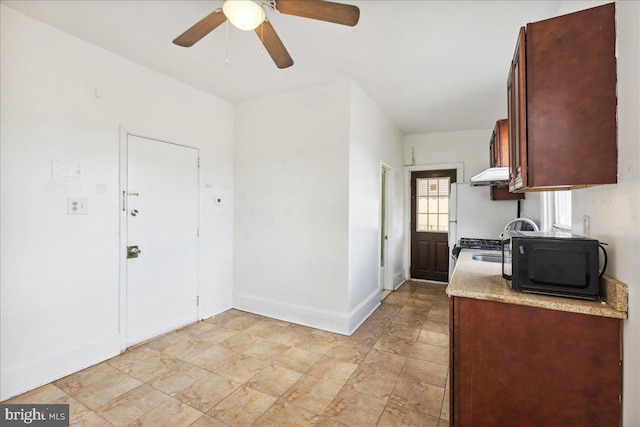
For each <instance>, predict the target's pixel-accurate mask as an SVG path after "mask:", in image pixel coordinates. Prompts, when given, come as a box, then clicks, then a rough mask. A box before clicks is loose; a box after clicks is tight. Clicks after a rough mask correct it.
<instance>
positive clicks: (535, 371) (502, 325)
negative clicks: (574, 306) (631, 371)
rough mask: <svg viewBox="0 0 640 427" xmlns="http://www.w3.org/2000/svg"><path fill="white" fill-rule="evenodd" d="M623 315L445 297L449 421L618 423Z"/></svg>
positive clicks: (476, 426)
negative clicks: (447, 303)
mask: <svg viewBox="0 0 640 427" xmlns="http://www.w3.org/2000/svg"><path fill="white" fill-rule="evenodd" d="M621 327H622V321H621V320H619V319H612V318H607V317H599V316H591V315H585V314H576V313H568V312H563V311H555V310H548V309H543V308H535V307H527V306H521V305H514V304H505V303H498V302H493V301H483V300H476V299H471V298H462V297H452V298H451V301H450V332H451V338H450V339H451V342H450V357H451V361H450V362H451V378H450V381H451V384H450V392H451V395H450V398H451V413H450V420H451V421H450V422H451V425H452V426H459V427H467V426H469V427H482V426H489V427H493V426H501V427H507V426H514V427H515V426H518V427H522V426H544V427H553V426H558V427H567V426H594V427H595V426H607V427H609V426H619V425H620V422H621V390H622V388H621V386H622V331H621Z"/></svg>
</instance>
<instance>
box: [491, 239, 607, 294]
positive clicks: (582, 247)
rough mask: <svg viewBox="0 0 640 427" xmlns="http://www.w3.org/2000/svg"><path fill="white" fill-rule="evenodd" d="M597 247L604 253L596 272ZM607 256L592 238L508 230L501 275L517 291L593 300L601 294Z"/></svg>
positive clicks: (504, 243)
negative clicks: (601, 262)
mask: <svg viewBox="0 0 640 427" xmlns="http://www.w3.org/2000/svg"><path fill="white" fill-rule="evenodd" d="M599 249H602V251H603V253H604V266H603V268H602V272H598V270H599V265H600V262H599V261H600V260H599ZM606 257H607V255H606V251H605V250H604V248H603V247H602V245H601V244H600V243H599V242H598V241H597V240H594V239H588V238H584V237H580V236H576V235H573V234H570V233H561V232H539V231H538V232H534V231H507V232H506V233H505V234H504V240H503V241H502V277H504V278H505V279H507V280H510V281H511V288H512V289H514V290H516V291H520V292H528V293H536V294H545V295H555V296H562V297H570V298H581V299H588V300H595V299H598V298H599V297H600V277H601V276H602V274H604V269H605V268H606Z"/></svg>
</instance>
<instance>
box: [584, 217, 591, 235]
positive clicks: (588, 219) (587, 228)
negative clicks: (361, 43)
mask: <svg viewBox="0 0 640 427" xmlns="http://www.w3.org/2000/svg"><path fill="white" fill-rule="evenodd" d="M582 234H583V235H584V236H585V237H589V236H590V235H591V217H590V216H589V215H583V216H582Z"/></svg>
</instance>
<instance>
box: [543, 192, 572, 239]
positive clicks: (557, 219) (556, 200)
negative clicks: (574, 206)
mask: <svg viewBox="0 0 640 427" xmlns="http://www.w3.org/2000/svg"><path fill="white" fill-rule="evenodd" d="M542 206H543V218H544V220H543V229H544V230H559V231H571V191H549V192H547V193H543V197H542Z"/></svg>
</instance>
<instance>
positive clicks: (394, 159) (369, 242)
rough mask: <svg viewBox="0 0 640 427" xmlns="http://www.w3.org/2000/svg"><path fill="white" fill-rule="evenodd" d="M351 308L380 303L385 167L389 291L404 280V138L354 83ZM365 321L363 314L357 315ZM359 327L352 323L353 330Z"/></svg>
mask: <svg viewBox="0 0 640 427" xmlns="http://www.w3.org/2000/svg"><path fill="white" fill-rule="evenodd" d="M350 107H351V109H350V117H351V120H350V144H349V307H348V308H349V310H350V311H353V310H361V311H363V312H367V313H366V314H368V312H370V311H371V310H372V309H375V307H376V306H377V305H378V303H379V302H380V287H379V281H380V277H379V273H380V272H379V267H380V220H381V217H380V216H381V215H380V207H381V200H380V192H381V177H380V174H381V165H382V164H385V165H386V166H388V167H389V168H390V169H391V170H390V173H389V179H390V181H391V182H390V185H391V191H390V192H389V195H388V197H389V199H390V200H389V201H388V206H389V210H388V213H387V215H388V216H389V218H388V223H389V230H388V236H389V239H388V255H387V264H388V267H387V269H388V270H391V271H390V272H387V274H386V275H387V277H388V281H390V282H391V283H389V284H388V285H387V286H388V287H389V288H392V289H393V288H395V287H397V286H398V285H399V284H400V283H401V282H402V281H403V280H404V278H403V270H402V259H401V254H402V241H403V228H402V227H403V220H402V218H403V215H402V212H403V210H402V209H403V207H402V206H403V204H402V202H403V200H402V198H403V192H402V174H403V167H402V162H403V159H402V158H403V145H402V138H403V137H402V134H401V133H400V131H399V130H398V128H397V127H396V126H395V125H394V124H393V123H392V122H391V121H390V120H389V118H388V117H387V116H386V115H385V114H384V112H382V110H380V108H379V107H378V106H377V105H376V104H375V103H374V102H373V101H372V100H371V98H370V97H369V96H368V95H367V94H366V93H365V92H364V91H363V90H362V89H361V88H360V87H359V86H358V85H357V84H356V83H354V82H353V81H352V82H351V84H350ZM356 318H359V319H362V318H363V317H362V316H356ZM357 326H358V325H357V324H355V325H351V326H350V329H351V331H353V330H355V328H356V327H357Z"/></svg>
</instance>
